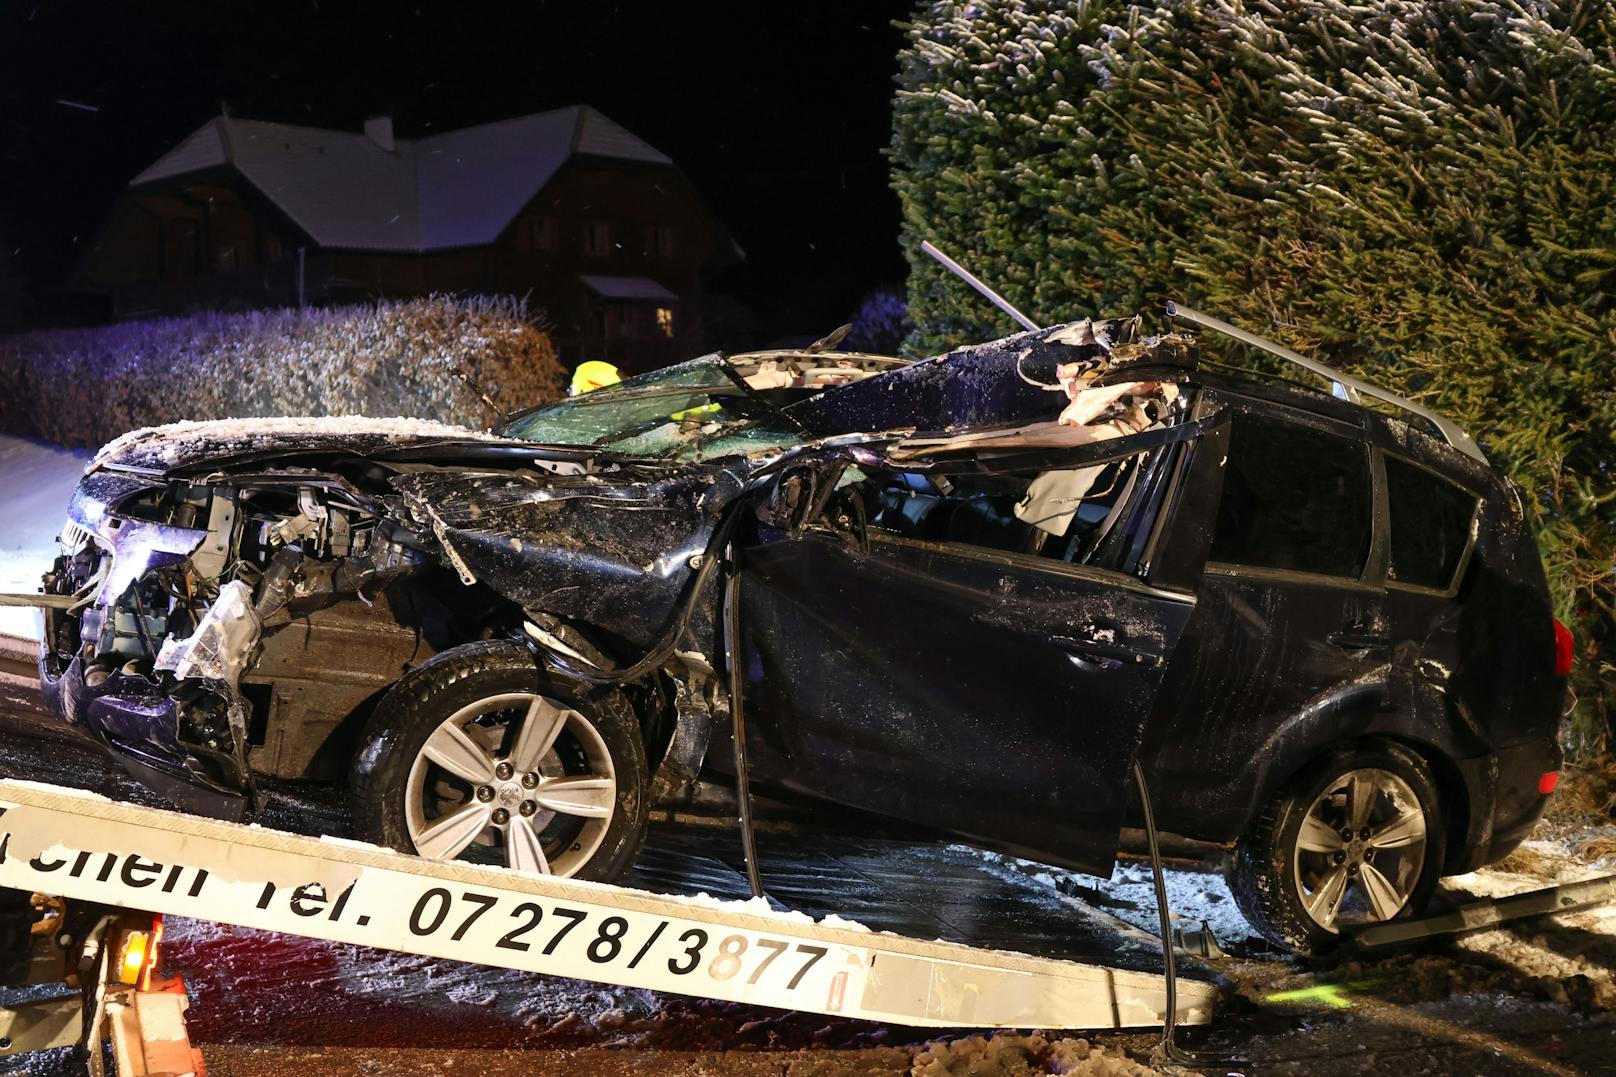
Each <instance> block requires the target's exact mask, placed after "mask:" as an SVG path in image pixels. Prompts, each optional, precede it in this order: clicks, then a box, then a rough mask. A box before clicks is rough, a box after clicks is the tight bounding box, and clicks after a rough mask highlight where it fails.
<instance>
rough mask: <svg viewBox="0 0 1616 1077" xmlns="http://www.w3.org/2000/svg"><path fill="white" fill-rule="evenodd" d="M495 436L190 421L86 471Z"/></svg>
mask: <svg viewBox="0 0 1616 1077" xmlns="http://www.w3.org/2000/svg"><path fill="white" fill-rule="evenodd" d="M506 440H508V439H506V438H501V437H499V436H498V435H495V434H488V433H484V432H482V431H479V430H470V429H468V428H466V427H463V426H451V425H450V424H448V423H440V422H434V421H433V420H431V419H407V418H402V417H396V418H390V419H378V418H370V417H367V416H364V415H324V416H297V417H294V416H277V417H271V418H261V419H212V420H208V421H205V422H192V421H190V420H186V421H183V422H177V423H168V424H167V425H165V426H148V427H144V428H142V429H140V430H131V431H130V432H129V433H127V434H122V435H120V436H118V437H116V438H114V439H113V440H112V441H109V442H107V444H106V445H104V446H102V448H101V451H100V452H98V453H96V454H95V458H94V459H93V460H91V461H90V464H89V467H88V468H87V469H86V470H89V471H93V470H95V469H96V468H98V467H102V466H105V465H108V464H122V465H125V466H132V467H142V468H169V467H175V466H177V465H179V464H183V463H187V462H192V461H197V460H203V459H208V458H211V457H219V456H234V455H239V454H242V453H251V452H264V451H274V450H277V449H286V450H295V449H312V448H325V447H333V448H335V447H342V448H352V449H354V450H355V451H358V452H365V451H374V450H376V449H380V448H385V447H387V446H389V445H403V444H410V443H414V442H420V441H506Z"/></svg>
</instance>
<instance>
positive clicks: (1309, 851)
mask: <svg viewBox="0 0 1616 1077" xmlns="http://www.w3.org/2000/svg"><path fill="white" fill-rule="evenodd" d="M1443 851H1444V850H1443V841H1442V817H1441V815H1440V813H1439V808H1438V803H1437V792H1436V783H1435V782H1434V781H1433V780H1432V778H1431V771H1430V768H1428V767H1427V766H1426V765H1425V762H1424V760H1422V759H1420V757H1419V756H1417V755H1415V754H1414V753H1412V752H1410V751H1408V750H1406V749H1404V748H1402V747H1400V746H1399V745H1396V744H1391V743H1378V742H1377V743H1368V744H1358V745H1352V746H1349V747H1344V748H1342V749H1339V750H1337V751H1336V752H1334V753H1332V754H1331V755H1330V756H1329V757H1328V758H1326V759H1325V760H1323V761H1321V762H1320V763H1319V764H1317V765H1315V766H1314V767H1312V768H1311V769H1310V770H1309V771H1307V772H1305V773H1304V774H1303V775H1302V776H1301V777H1300V778H1299V779H1298V780H1297V781H1295V782H1293V783H1292V784H1291V785H1290V786H1289V787H1288V788H1287V789H1286V790H1285V791H1284V792H1282V793H1281V794H1280V795H1279V796H1277V797H1275V798H1274V799H1273V800H1271V801H1270V802H1269V803H1268V804H1267V805H1266V806H1265V807H1264V808H1263V810H1262V811H1261V812H1259V813H1258V816H1257V818H1256V820H1255V821H1254V822H1253V823H1252V826H1251V828H1250V830H1249V831H1248V832H1247V834H1246V836H1245V837H1244V838H1243V839H1242V840H1241V842H1240V844H1239V846H1238V847H1237V848H1236V849H1235V852H1234V856H1233V858H1232V860H1231V862H1230V865H1229V870H1228V880H1229V889H1230V891H1231V892H1232V893H1233V894H1234V898H1235V901H1236V903H1237V904H1238V905H1239V906H1240V911H1241V912H1242V913H1244V914H1245V917H1246V919H1247V920H1248V921H1250V923H1251V925H1252V926H1253V927H1255V928H1256V929H1257V930H1258V931H1259V932H1261V933H1262V935H1263V936H1264V937H1265V938H1267V939H1268V940H1269V941H1270V942H1273V943H1276V944H1278V945H1280V946H1284V947H1286V948H1288V949H1291V950H1295V951H1297V952H1298V953H1303V954H1315V953H1320V952H1322V951H1324V950H1327V949H1329V948H1330V947H1332V946H1333V945H1335V944H1336V943H1337V942H1339V941H1340V937H1341V933H1342V932H1343V931H1345V930H1350V929H1351V928H1353V927H1356V926H1360V925H1367V924H1371V923H1378V922H1382V921H1386V920H1393V919H1397V918H1401V917H1408V916H1415V915H1418V914H1419V912H1420V911H1421V910H1423V909H1424V908H1425V906H1426V904H1427V902H1429V901H1430V899H1431V894H1432V892H1433V891H1434V890H1435V889H1436V884H1437V881H1438V879H1440V877H1441V875H1442V858H1443Z"/></svg>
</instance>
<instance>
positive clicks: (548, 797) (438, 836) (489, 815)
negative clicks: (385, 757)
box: [404, 692, 617, 876]
mask: <svg viewBox="0 0 1616 1077" xmlns="http://www.w3.org/2000/svg"><path fill="white" fill-rule="evenodd" d="M404 798H405V801H404V808H405V811H404V819H405V825H406V827H407V829H408V830H409V835H410V843H411V844H412V845H413V846H414V847H415V851H416V852H417V853H419V854H420V855H421V856H425V857H429V858H431V859H434V860H454V859H467V860H472V861H477V862H482V863H503V864H504V865H505V866H506V867H509V868H514V869H516V870H518V871H532V872H542V873H547V874H554V875H562V876H566V875H572V874H574V873H575V872H576V871H577V870H578V869H579V868H581V867H583V865H584V864H586V863H588V862H589V858H590V857H592V856H594V854H595V852H596V851H597V850H598V849H599V848H600V845H601V842H602V841H604V840H605V838H606V830H607V828H608V827H609V826H610V825H611V820H612V812H613V810H614V809H615V806H616V802H617V774H616V771H615V769H614V768H613V766H612V757H611V753H610V752H609V751H607V749H606V742H605V741H604V740H603V739H602V738H601V735H600V732H599V730H597V729H596V728H595V727H594V725H593V724H592V723H591V722H590V721H589V719H587V718H585V717H584V716H583V715H582V714H580V713H579V712H578V711H576V710H574V709H572V708H571V707H568V706H567V705H566V704H565V703H562V702H560V701H558V700H554V699H551V698H549V697H546V696H541V695H538V694H536V693H532V692H506V693H502V694H500V695H494V696H488V697H486V698H484V699H480V700H478V701H477V702H475V703H473V704H471V705H470V706H466V707H462V708H461V709H460V710H458V711H456V712H455V713H454V714H452V715H450V716H449V717H448V718H446V719H444V721H443V722H441V723H439V725H438V727H437V728H436V729H434V730H433V731H432V733H431V734H430V735H429V736H428V737H427V739H426V742H425V743H424V744H423V745H422V746H421V750H420V751H419V752H418V753H417V754H416V757H415V761H414V763H413V764H411V766H410V773H409V778H408V780H407V781H406V783H405V789H404Z"/></svg>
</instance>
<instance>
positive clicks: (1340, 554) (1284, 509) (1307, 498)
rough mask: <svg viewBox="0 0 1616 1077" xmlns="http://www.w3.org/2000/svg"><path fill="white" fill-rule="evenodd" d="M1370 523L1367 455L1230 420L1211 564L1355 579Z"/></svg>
mask: <svg viewBox="0 0 1616 1077" xmlns="http://www.w3.org/2000/svg"><path fill="white" fill-rule="evenodd" d="M1373 518H1374V511H1373V494H1372V486H1371V480H1370V473H1369V450H1368V447H1367V446H1366V445H1364V444H1363V443H1362V442H1361V441H1358V440H1356V439H1353V438H1346V437H1338V436H1336V435H1334V434H1327V433H1324V432H1322V431H1317V430H1313V429H1310V428H1308V427H1304V426H1298V425H1293V424H1291V423H1285V422H1279V421H1274V420H1267V419H1262V418H1258V417H1255V416H1250V415H1240V416H1237V417H1236V418H1235V420H1234V423H1233V425H1232V427H1231V429H1230V431H1229V459H1228V463H1227V464H1226V465H1225V467H1224V477H1223V497H1222V500H1221V501H1220V502H1219V504H1218V517H1217V526H1216V528H1215V529H1214V531H1213V535H1212V552H1211V560H1213V561H1218V562H1222V563H1224V564H1231V565H1247V566H1252V567H1256V568H1275V569H1289V570H1292V571H1296V572H1311V573H1316V574H1318V575H1322V576H1340V577H1344V578H1347V579H1357V578H1358V577H1359V576H1361V575H1362V574H1363V570H1364V564H1365V562H1366V561H1367V560H1368V557H1369V544H1370V539H1371V536H1372V533H1373Z"/></svg>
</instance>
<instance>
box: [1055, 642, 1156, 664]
mask: <svg viewBox="0 0 1616 1077" xmlns="http://www.w3.org/2000/svg"><path fill="white" fill-rule="evenodd" d="M1052 642H1054V643H1055V645H1056V646H1058V647H1060V649H1061V650H1063V651H1065V652H1066V653H1067V654H1071V655H1076V656H1077V657H1079V658H1100V659H1109V660H1111V661H1113V662H1125V663H1127V664H1128V665H1132V666H1145V667H1147V668H1150V669H1155V668H1156V667H1158V666H1160V665H1161V664H1162V656H1161V655H1159V654H1157V653H1155V652H1154V651H1141V650H1139V649H1137V648H1135V647H1128V646H1125V645H1123V644H1120V643H1114V642H1112V641H1111V640H1101V639H1070V638H1067V637H1065V636H1056V637H1055V639H1054V640H1053V641H1052Z"/></svg>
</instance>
